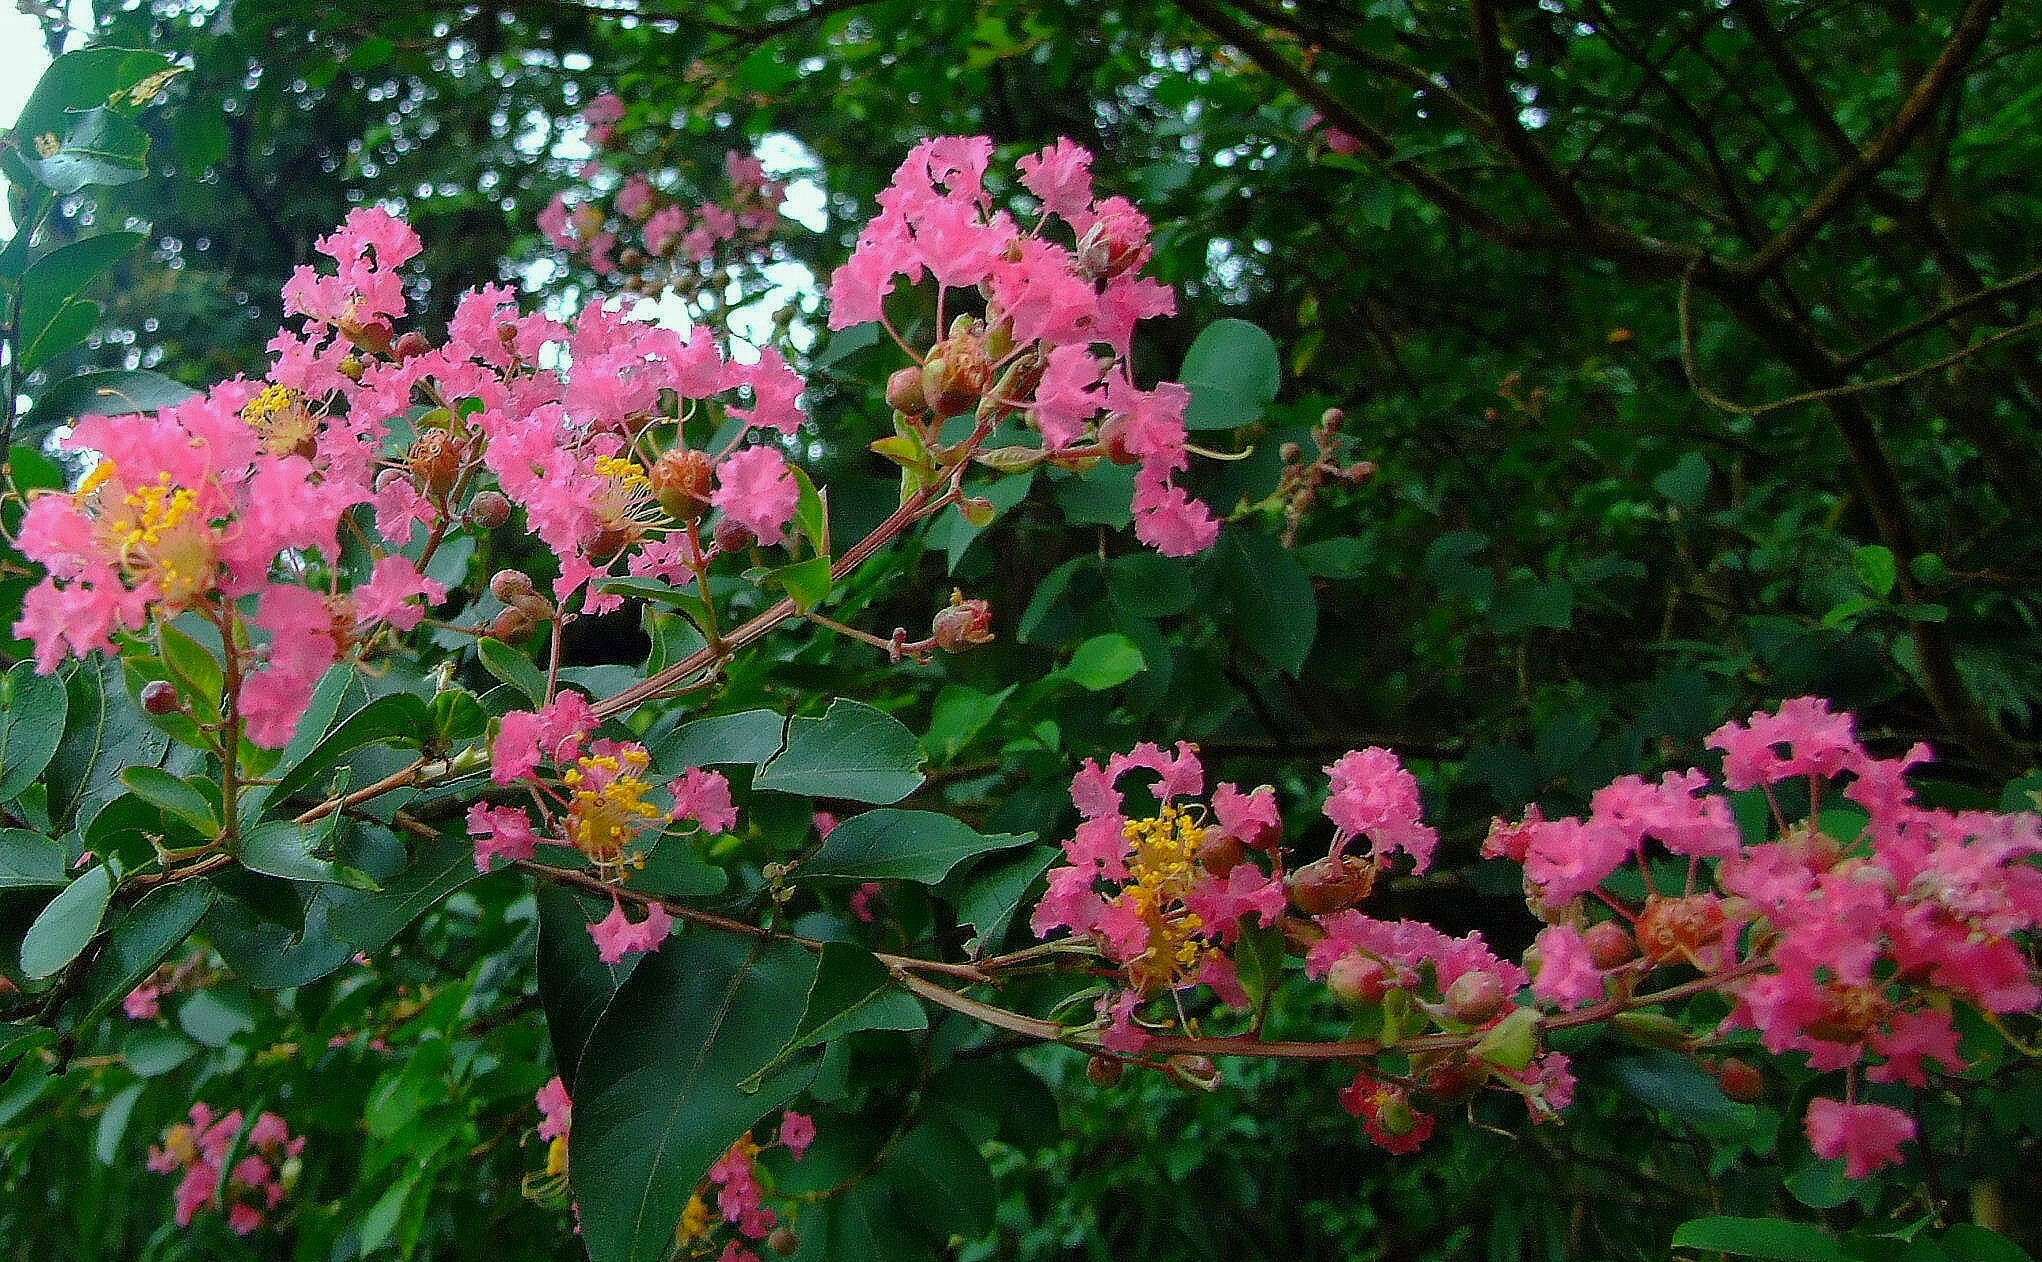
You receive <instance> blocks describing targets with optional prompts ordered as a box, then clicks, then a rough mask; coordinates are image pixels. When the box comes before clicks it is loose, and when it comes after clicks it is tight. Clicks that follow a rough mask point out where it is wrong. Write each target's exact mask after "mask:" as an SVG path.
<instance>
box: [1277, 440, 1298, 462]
mask: <svg viewBox="0 0 2042 1262" xmlns="http://www.w3.org/2000/svg"><path fill="white" fill-rule="evenodd" d="M1276 457H1277V459H1279V460H1281V461H1283V462H1284V463H1285V464H1296V463H1297V462H1298V461H1300V460H1303V459H1304V458H1305V449H1304V448H1303V447H1302V446H1300V445H1299V444H1297V443H1285V444H1284V445H1283V446H1281V447H1278V448H1277V449H1276Z"/></svg>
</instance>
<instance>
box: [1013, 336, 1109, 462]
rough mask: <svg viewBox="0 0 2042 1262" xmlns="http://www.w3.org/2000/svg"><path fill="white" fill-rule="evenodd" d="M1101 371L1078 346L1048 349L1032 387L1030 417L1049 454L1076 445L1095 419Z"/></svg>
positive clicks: (1087, 351)
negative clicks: (1033, 399) (1048, 449)
mask: <svg viewBox="0 0 2042 1262" xmlns="http://www.w3.org/2000/svg"><path fill="white" fill-rule="evenodd" d="M1104 371H1105V370H1104V368H1103V367H1102V365H1101V364H1100V363H1099V360H1098V358H1097V357H1096V356H1094V355H1093V354H1092V352H1091V351H1089V350H1087V349H1086V348H1085V347H1083V346H1080V345H1075V344H1073V345H1066V346H1057V347H1052V348H1051V349H1050V352H1049V359H1048V362H1047V364H1046V365H1045V366H1044V368H1043V372H1042V380H1041V382H1040V383H1038V384H1037V385H1036V387H1035V406H1034V408H1033V409H1032V411H1031V415H1033V416H1034V418H1035V425H1036V428H1037V429H1040V430H1041V431H1042V437H1043V440H1044V441H1045V442H1047V443H1048V444H1049V448H1050V450H1051V451H1060V450H1062V449H1063V448H1065V447H1068V446H1070V445H1071V444H1072V443H1074V442H1076V441H1077V440H1078V438H1079V436H1080V435H1082V434H1083V433H1084V432H1085V426H1086V424H1087V423H1088V422H1090V421H1091V419H1092V418H1093V417H1095V416H1097V415H1099V408H1100V395H1099V392H1098V391H1097V390H1095V389H1094V387H1095V386H1097V385H1098V384H1099V378H1100V377H1101V376H1102V375H1103V374H1104Z"/></svg>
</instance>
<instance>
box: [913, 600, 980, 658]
mask: <svg viewBox="0 0 2042 1262" xmlns="http://www.w3.org/2000/svg"><path fill="white" fill-rule="evenodd" d="M929 636H930V638H931V639H933V640H935V641H936V647H937V648H940V649H942V650H943V651H945V652H946V653H962V652H964V651H965V650H966V649H969V648H976V647H977V646H979V645H981V644H991V643H992V642H993V607H992V606H991V605H989V604H987V603H986V602H985V601H983V600H966V599H965V598H964V593H962V592H952V593H951V594H950V603H949V604H948V605H945V606H944V607H943V608H941V609H939V610H937V611H936V617H935V618H934V619H933V620H931V622H930V624H929Z"/></svg>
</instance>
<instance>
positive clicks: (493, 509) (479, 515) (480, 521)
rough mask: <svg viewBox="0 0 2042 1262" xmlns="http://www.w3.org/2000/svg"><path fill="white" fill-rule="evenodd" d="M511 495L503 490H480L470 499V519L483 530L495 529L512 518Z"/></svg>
mask: <svg viewBox="0 0 2042 1262" xmlns="http://www.w3.org/2000/svg"><path fill="white" fill-rule="evenodd" d="M510 512H511V509H510V497H509V496H507V495H505V494H504V493H503V492H502V491H482V492H478V493H477V494H476V496H475V498H474V499H472V500H469V501H468V520H469V521H470V522H472V523H474V525H475V526H476V527H477V528H478V529H481V530H495V529H496V528H497V527H498V526H501V525H503V524H504V523H505V522H507V521H509V520H510Z"/></svg>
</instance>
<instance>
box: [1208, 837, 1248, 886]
mask: <svg viewBox="0 0 2042 1262" xmlns="http://www.w3.org/2000/svg"><path fill="white" fill-rule="evenodd" d="M1246 853H1247V848H1246V847H1245V846H1243V845H1242V844H1241V839H1240V838H1239V837H1231V836H1228V835H1227V834H1226V833H1223V832H1218V831H1214V832H1210V833H1208V834H1207V835H1206V839H1205V844H1204V845H1202V846H1200V847H1199V848H1198V862H1199V864H1200V866H1202V867H1203V868H1204V869H1205V870H1206V871H1208V872H1210V873H1212V874H1213V875H1214V876H1216V877H1219V878H1221V879H1222V880H1224V879H1225V878H1226V875H1227V873H1229V872H1232V871H1233V870H1234V869H1235V868H1237V867H1239V866H1240V864H1241V859H1242V857H1243V856H1244V855H1245V854H1246Z"/></svg>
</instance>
